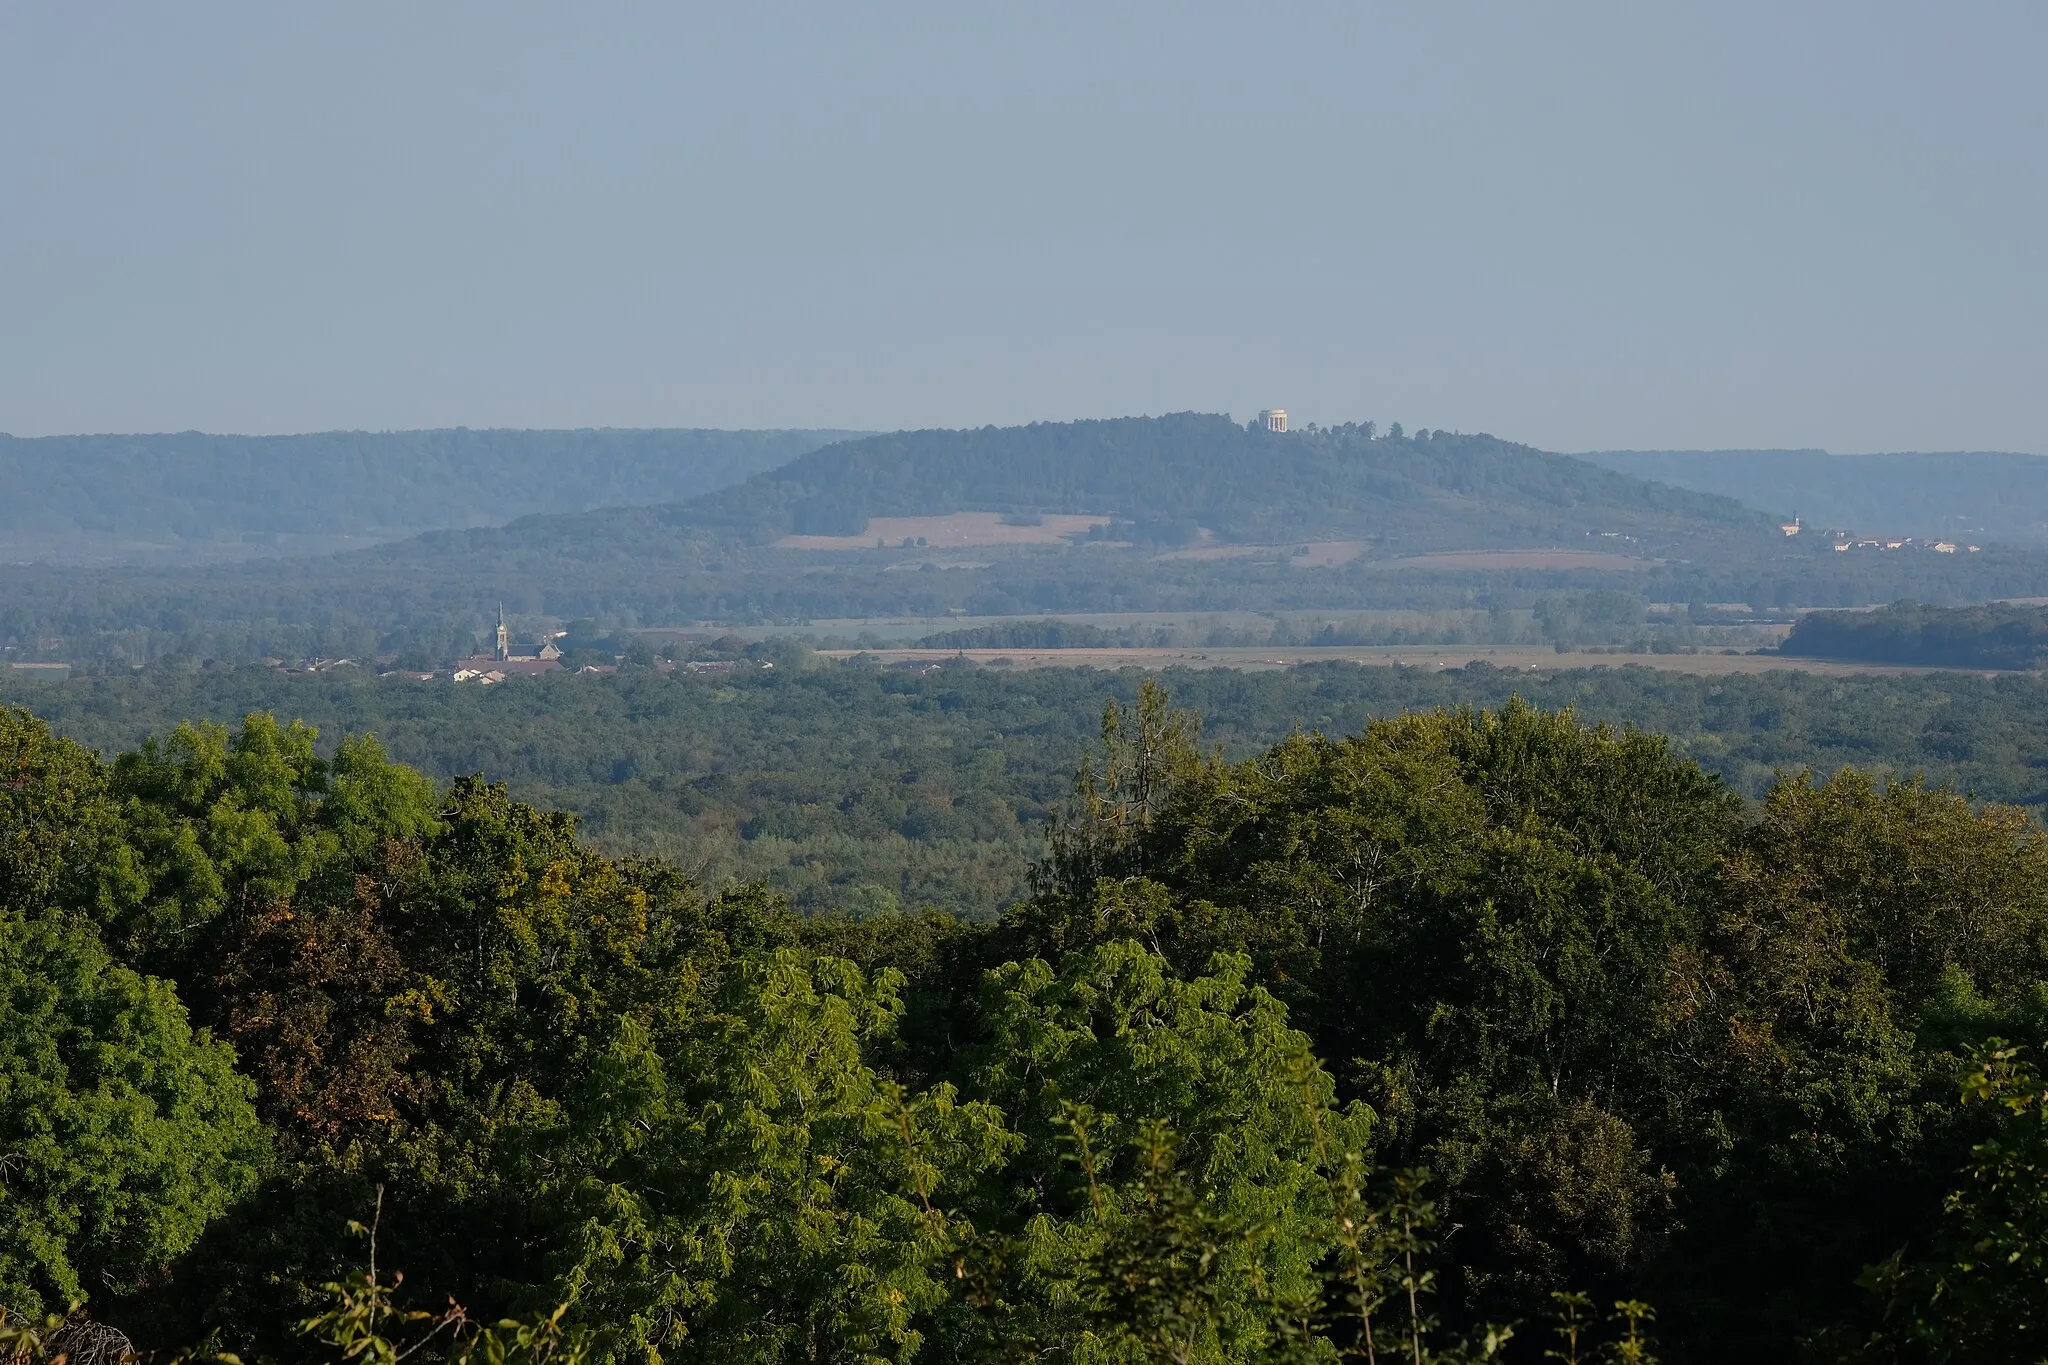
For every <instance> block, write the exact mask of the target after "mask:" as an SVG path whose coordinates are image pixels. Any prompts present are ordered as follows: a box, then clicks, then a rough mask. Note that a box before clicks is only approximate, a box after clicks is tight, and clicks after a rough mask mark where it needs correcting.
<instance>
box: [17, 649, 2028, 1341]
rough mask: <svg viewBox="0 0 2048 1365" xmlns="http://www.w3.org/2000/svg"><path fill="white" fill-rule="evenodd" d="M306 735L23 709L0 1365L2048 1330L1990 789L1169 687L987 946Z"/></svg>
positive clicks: (1559, 720)
mask: <svg viewBox="0 0 2048 1365" xmlns="http://www.w3.org/2000/svg"><path fill="white" fill-rule="evenodd" d="M314 739H315V737H314V735H313V734H312V732H311V731H310V730H309V729H307V728H306V727H304V726H303V725H296V724H294V725H284V724H280V723H279V722H277V721H276V720H274V719H272V718H271V717H270V716H268V715H267V714H263V713H255V714H252V715H250V716H249V717H248V718H247V719H246V720H245V721H244V722H243V723H242V724H241V725H240V726H239V727H238V728H236V729H234V730H232V731H230V730H227V729H223V728H221V727H217V726H210V725H198V726H187V727H181V728H180V729H178V730H176V731H175V732H173V733H171V734H170V735H168V736H165V737H163V738H161V739H159V740H156V741H152V742H151V743H148V744H145V745H144V746H142V747H141V748H140V749H138V750H136V751H134V752H131V753H127V754H123V755H121V756H120V757H118V758H117V759H115V760H114V761H113V762H112V763H104V762H102V761H101V760H99V759H98V758H97V757H95V756H94V755H92V754H91V753H89V752H87V751H85V750H83V749H80V748H79V747H77V746H76V745H74V744H72V743H70V742H69V741H65V740H61V739H58V738H55V737H53V736H52V735H51V734H50V732H49V731H48V730H47V728H46V727H45V726H44V725H43V724H42V723H41V722H39V721H37V720H35V719H34V718H32V717H30V716H29V715H27V714H26V713H22V712H5V713H0V1305H4V1306H5V1308H6V1309H7V1310H8V1318H7V1319H6V1322H5V1323H0V1353H4V1352H5V1351H6V1350H9V1349H21V1350H28V1351H35V1350H39V1349H43V1348H41V1347H38V1346H36V1345H35V1344H34V1342H35V1339H36V1338H37V1335H38V1332H39V1331H42V1329H40V1328H35V1327H34V1324H38V1323H40V1322H41V1321H42V1317H43V1315H44V1314H47V1313H53V1312H54V1313H59V1314H61V1313H64V1312H66V1311H68V1310H69V1309H70V1308H71V1307H72V1306H73V1305H75V1304H77V1305H82V1307H81V1308H80V1310H79V1311H81V1312H82V1313H85V1314H89V1315H90V1316H91V1317H92V1318H94V1319H97V1320H99V1321H101V1322H105V1323H110V1324H113V1325H114V1326H116V1327H119V1328H120V1329H121V1330H122V1331H124V1332H125V1333H127V1335H128V1337H129V1338H131V1339H132V1340H133V1341H134V1342H135V1343H137V1344H138V1345H139V1346H141V1347H142V1348H143V1349H145V1350H152V1351H156V1352H158V1353H160V1354H161V1355H162V1356H163V1357H164V1358H168V1357H169V1356H170V1355H171V1354H173V1353H174V1352H177V1351H196V1352H199V1353H218V1352H220V1351H232V1352H234V1353H236V1354H237V1355H238V1356H239V1357H240V1358H241V1359H243V1360H251V1361H253V1360H255V1359H258V1358H264V1357H269V1358H275V1359H280V1360H288V1359H305V1358H310V1357H319V1356H321V1353H322V1352H323V1351H325V1352H329V1353H332V1354H334V1355H337V1356H340V1357H342V1358H348V1359H392V1358H396V1357H397V1356H398V1354H399V1353H400V1352H403V1351H406V1350H409V1349H411V1348H412V1347H413V1346H414V1345H418V1350H417V1352H416V1353H415V1357H414V1358H418V1359H429V1358H451V1359H452V1358H458V1357H459V1358H463V1359H469V1358H476V1359H500V1360H503V1359H528V1360H541V1359H560V1360H572V1359H573V1360H605V1361H613V1360H616V1361H627V1360H632V1361H651V1360H666V1361H684V1360H700V1359H701V1360H719V1361H722V1362H727V1361H799V1360H801V1361H822V1360H862V1361H883V1360H887V1361H909V1360H913V1359H915V1360H926V1361H969V1360H974V1361H980V1360H1011V1359H1015V1360H1023V1359H1026V1358H1030V1359H1040V1358H1044V1359H1059V1360H1071V1361H1076V1362H1094V1361H1118V1362H1122V1361H1131V1362H1136V1361H1177V1362H1194V1361H1254V1360H1274V1361H1280V1360H1287V1361H1294V1360H1303V1361H1306V1360H1336V1359H1338V1358H1340V1357H1345V1358H1356V1359H1363V1360H1381V1359H1384V1360H1388V1361H1393V1360H1409V1361H1420V1360H1456V1359H1478V1358H1483V1357H1486V1356H1496V1357H1500V1358H1505V1359H1510V1360H1514V1359H1527V1360H1531V1361H1534V1360H1538V1359H1546V1358H1556V1359H1567V1360H1585V1361H1591V1360H1594V1359H1603V1358H1614V1359H1648V1358H1650V1352H1651V1351H1652V1349H1653V1347H1652V1345H1651V1342H1652V1338H1654V1339H1655V1343H1656V1344H1655V1346H1654V1350H1655V1351H1656V1353H1657V1354H1658V1355H1659V1357H1660V1358H1663V1359H1666V1360H1675V1361H1710V1360H1711V1361H1721V1360H1732V1359H1742V1360H1765V1361H1767V1360H1794V1359H1800V1358H1818V1359H1868V1360H1930V1361H1933V1360H1964V1359H1968V1360H1972V1361H2006V1360H2010V1361H2022V1360H2035V1359H2038V1358H2039V1357H2040V1355H2041V1354H2042V1351H2043V1349H2044V1346H2043V1334H2044V1325H2043V1322H2042V1314H2043V1312H2044V1311H2048V1279H2044V1277H2048V1262H2044V1258H2043V1254H2042V1251H2041V1247H2042V1245H2043V1237H2044V1234H2048V1194H2044V1189H2048V1179H2044V1178H2048V1136H2044V1134H2048V1128H2044V1122H2048V1119H2044V1111H2043V1106H2042V1093H2043V1087H2044V1082H2043V1081H2042V1080H2041V1078H2040V1076H2039V1074H2038V1072H2037V1071H2036V1070H2035V1069H2034V1066H2035V1064H2034V1062H2033V1061H2032V1060H2031V1059H2032V1055H2033V1054H2032V1053H2030V1052H2029V1051H2027V1050H2026V1049H2025V1048H2024V1047H2021V1046H2018V1045H2016V1044H2015V1043H2014V1042H2010V1041H2007V1040H2019V1041H2020V1042H2026V1041H2030V1040H2036V1039H2039V1038H2041V1037H2042V1036H2043V1035H2044V1033H2048V991H2044V982H2048V963H2044V960H2043V958H2044V954H2048V843H2044V840H2043V838H2042V836H2041V834H2040V832H2039V830H2038V829H2037V828H2036V827H2035V826H2033V825H2032V824H2030V823H2029V822H2028V821H2027V819H2026V818H2025V817H2024V816H2023V815H2021V814H2019V813H2017V812H2015V811H2012V810H2010V809H2006V808H1998V807H1984V808H1975V807H1973V806H1972V805H1971V804H1970V803H1968V802H1967V801H1965V800H1963V799H1962V798H1960V797H1957V796H1955V795H1953V794H1950V793H1948V792H1946V791H1940V790H1930V789H1926V788H1924V787H1920V786H1914V785H1892V786H1880V785H1877V784H1875V783H1873V782H1871V781H1869V780H1867V779H1865V778H1863V777H1861V776H1859V775H1857V774H1856V773H1854V772H1848V773H1843V774H1841V775H1838V776H1836V777H1833V778H1831V779H1829V780H1827V781H1825V782H1822V783H1818V784H1816V783H1812V782H1807V781H1798V780H1788V781H1785V782H1782V783H1780V784H1779V785H1778V786H1777V787H1775V788H1774V789H1773V790H1772V791H1771V792H1770V793H1769V795H1768V796H1767V797H1766V798H1765V799H1764V800H1763V801H1762V802H1760V803H1758V804H1755V805H1746V804H1745V803H1744V802H1743V801H1742V800H1741V799H1740V798H1738V797H1736V796H1734V795H1732V794H1731V793H1730V792H1729V791H1728V790H1727V789H1726V788H1725V787H1723V786H1722V785H1721V783H1720V782H1719V781H1718V780H1717V779H1714V778H1712V777H1709V776H1707V775H1706V774H1704V773H1702V772H1701V771H1700V770H1699V769H1698V768H1697V767H1696V766H1694V765H1693V764H1691V763H1689V762H1687V761H1684V760H1683V759H1681V758H1678V757H1676V756H1674V755H1673V754H1672V752H1671V751H1670V750H1669V749H1668V748H1667V746H1666V744H1665V742H1664V741H1663V740H1661V739H1660V738H1658V737H1656V736H1654V735H1649V734H1643V733H1637V732H1616V731H1610V730H1606V729H1589V728H1586V727H1584V726H1581V725H1580V724H1579V723H1578V722H1577V721H1576V720H1575V719H1574V718H1573V717H1572V716H1571V715H1570V714H1569V713H1550V712H1544V711H1539V710H1536V709H1534V708H1531V707H1528V706H1524V705H1521V704H1519V703H1516V704H1511V705H1509V706H1507V707H1505V708H1504V709H1502V710H1499V711H1496V712H1491V713H1487V712H1477V711H1439V712H1428V713H1419V714H1414V715H1409V716H1404V717H1401V718H1398V719H1393V720H1388V721H1381V722H1375V723H1373V724H1372V725H1370V726H1369V727H1368V728H1366V729H1365V730H1364V731H1363V732H1362V733H1359V734H1356V735H1354V736H1351V737H1349V738H1343V739H1335V738H1324V737H1321V736H1310V735H1297V736H1295V737H1293V738H1290V739H1287V740H1286V741H1284V742H1282V743H1280V744H1278V745H1276V746H1274V747H1272V748H1271V749H1269V750H1267V751H1265V752H1263V753H1259V754H1257V755H1255V756H1253V757H1250V758H1248V759H1245V760H1242V761H1225V760H1224V759H1222V758H1220V757H1217V756H1214V755H1206V754H1204V752H1203V751H1202V749H1201V748H1200V745H1199V743H1198V739H1197V730H1196V725H1195V722H1194V720H1193V718H1192V717H1190V716H1188V715H1185V714H1177V713H1174V712H1172V711H1170V710H1169V708H1168V707H1167V704H1166V701H1165V698H1164V695H1163V694H1162V693H1160V692H1159V691H1157V689H1155V688H1152V687H1149V686H1148V687H1147V688H1146V690H1145V691H1144V692H1143V693H1142V694H1141V696H1140V698H1139V700H1138V703H1137V705H1136V706H1135V707H1132V708H1120V707H1116V706H1114V705H1112V707H1111V708H1110V710H1109V712H1108V714H1107V715H1106V718H1105V723H1104V731H1103V741H1104V742H1103V745H1102V747H1101V749H1100V750H1099V751H1098V752H1097V753H1096V754H1095V755H1093V756H1092V757H1091V758H1090V760H1089V763H1088V765H1087V766H1086V767H1085V768H1084V770H1083V773H1082V777H1081V780H1080V782H1079V783H1078V785H1077V790H1076V795H1075V799H1074V800H1073V802H1072V803H1071V806H1070V810H1069V813H1068V815H1067V816H1066V817H1065V818H1063V820H1062V821H1061V823H1060V824H1059V826H1058V828H1057V831H1056V834H1055V837H1054V838H1053V840H1052V844H1051V851H1050V854H1049V856H1048V857H1047V858H1046V859H1045V860H1044V861H1043V862H1042V863H1041V864H1040V865H1039V866H1038V868H1037V869H1036V871H1035V873H1034V875H1033V880H1032V894H1031V895H1030V896H1029V897H1028V898H1027V899H1025V900H1024V901H1022V902H1020V903H1019V904H1017V905H1016V906H1014V907H1012V908H1011V909H1010V910H1009V911H1008V912H1007V913H1006V914H1005V915H1004V917H1003V918H1002V919H1001V921H1000V922H998V923H995V924H993V925H970V924H964V923H961V922H958V921H955V920H953V919H950V918H948V917H944V916H940V915H936V914H931V915H924V916H917V915H903V914H888V915H882V916H877V917H869V918H864V919H862V918H852V917H846V916H832V915H817V916H798V915H796V914H794V913H792V912H791V911H790V910H789V909H788V908H787V907H786V906H785V905H784V904H783V903H782V902H780V901H779V900H778V899H776V898H775V897H774V896H772V895H770V894H768V893H767V892H765V891H762V890H760V889H759V888H751V887H746V886H735V887H727V888H723V889H710V888H705V887H700V886H698V885H696V884H694V883H693V882H692V881H691V880H690V879H689V878H687V877H686V876H684V875H683V874H681V873H680V872H678V871H677V870H676V869H674V868H672V867H669V866H667V865H664V864H662V863H660V862H657V861H651V860H633V859H625V860H619V859H609V858H606V857H603V856H600V855H599V854H598V853H596V852H594V851H593V850H592V849H591V848H589V847H588V846H587V845H585V844H584V843H582V842H581V841H579V839H578V837H577V833H576V830H575V827H574V823H573V820H572V819H571V818H570V817H567V816H564V815H560V814H552V813H549V812H545V811H541V810H537V809H534V808H532V807H529V806H525V805H522V804H519V803H517V802H514V801H512V800H510V799H509V798H508V797H507V795H506V794H505V792H504V791H503V790H502V789H501V788H498V787H495V786H493V785H491V784H489V783H487V782H485V781H483V780H481V779H463V780H459V781H456V782H453V783H452V784H450V785H449V786H447V787H446V788H436V787H435V786H434V785H433V784H432V783H431V782H429V781H428V780H427V779H425V778H423V777H422V776H420V775H419V774H417V773H415V772H414V771H412V770H411V769H408V768H405V767H403V766H400V765H397V764H394V763H392V762H390V761H389V760H388V759H387V758H386V757H385V756H384V754H383V753H382V751H381V750H380V749H379V748H378V746H377V745H376V743H375V742H374V741H372V740H370V739H368V738H366V737H351V738H350V739H348V740H346V741H344V743H343V744H342V745H341V746H340V748H339V749H338V750H336V751H335V752H334V754H333V756H332V757H331V758H323V757H321V756H320V752H319V751H318V750H317V749H316V747H315V743H314ZM1959 1096H1961V1101H1960V1102H1959V1098H1958V1097H1959ZM351 1223H355V1224H362V1225H366V1226H367V1227H373V1228H374V1239H375V1240H374V1244H373V1246H372V1245H370V1244H366V1243H365V1242H364V1241H363V1240H362V1239H360V1238H358V1237H355V1236H352V1235H350V1234H349V1233H348V1231H347V1229H348V1228H349V1226H350V1224H351ZM396 1270H402V1271H403V1272H404V1273H403V1278H402V1279H400V1278H397V1277H396V1276H395V1275H394V1274H393V1273H392V1272H393V1271H396ZM451 1303H459V1304H460V1305H462V1307H461V1309H460V1310H457V1309H454V1308H452V1307H451V1306H450V1305H451ZM1649 1305H1655V1308H1654V1311H1653V1310H1652V1309H1651V1308H1650V1307H1649ZM9 1324H11V1325H9ZM490 1324H498V1325H496V1326H491V1325H490ZM64 1330H66V1329H64V1328H61V1327H59V1328H57V1329H55V1332H54V1333H53V1332H44V1333H43V1339H44V1340H56V1339H58V1338H57V1336H56V1333H61V1332H62V1331H64ZM1546 1352H1555V1353H1557V1354H1556V1355H1554V1356H1547V1355H1546V1354H1545V1353H1546Z"/></svg>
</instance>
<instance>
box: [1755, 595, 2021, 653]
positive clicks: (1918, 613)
mask: <svg viewBox="0 0 2048 1365" xmlns="http://www.w3.org/2000/svg"><path fill="white" fill-rule="evenodd" d="M1780 648H1781V649H1782V651H1783V652H1784V653H1786V654H1794V655H1807V656H1812V657H1815V658H1822V659H1869V660H1874V661H1877V662H1881V663H1895V664H1924V665H1932V666H1934V667H1936V668H2026V669H2033V668H2039V667H2040V666H2041V660H2042V657H2043V655H2044V654H2048V610H2044V609H2043V608H2041V607H2038V606H2024V605H2021V604H2018V603H2008V602H1992V603H1988V604H1986V605H1982V606H1970V607H1929V606H1923V605H1921V604H1920V603H1918V602H1894V603H1892V604H1891V605H1890V606H1887V607H1881V608H1879V609H1878V610H1876V611H1817V612H1809V613H1808V614H1807V615H1805V616H1802V617H1800V618H1799V620H1798V621H1797V622H1796V623H1795V624H1794V625H1793V627H1792V633H1791V634H1790V635H1788V636H1787V637H1786V639H1785V642H1784V644H1783V645H1781V646H1780Z"/></svg>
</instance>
